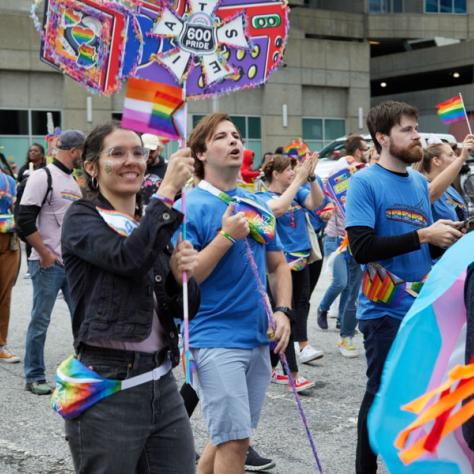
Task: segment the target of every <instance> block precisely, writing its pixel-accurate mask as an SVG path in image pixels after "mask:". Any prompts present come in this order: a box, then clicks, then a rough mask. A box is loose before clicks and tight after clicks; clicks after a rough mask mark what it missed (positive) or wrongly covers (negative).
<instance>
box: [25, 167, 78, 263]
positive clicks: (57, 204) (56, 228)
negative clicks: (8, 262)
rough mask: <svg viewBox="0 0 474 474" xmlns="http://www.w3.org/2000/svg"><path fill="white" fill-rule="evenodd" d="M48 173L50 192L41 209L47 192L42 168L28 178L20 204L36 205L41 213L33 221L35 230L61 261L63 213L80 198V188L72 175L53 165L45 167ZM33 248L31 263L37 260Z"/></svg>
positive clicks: (46, 176) (36, 253) (45, 175)
mask: <svg viewBox="0 0 474 474" xmlns="http://www.w3.org/2000/svg"><path fill="white" fill-rule="evenodd" d="M48 169H49V170H50V171H51V180H52V188H53V189H52V192H51V193H49V194H48V197H47V199H46V201H45V203H44V205H43V206H42V207H41V205H42V202H43V199H44V196H45V194H46V191H47V189H48V175H47V174H46V171H45V170H44V169H39V170H36V171H34V172H33V174H32V175H31V176H30V177H29V178H28V181H27V183H26V186H25V191H24V192H23V196H22V197H21V202H20V204H21V205H23V206H39V207H41V211H40V213H39V214H38V218H37V220H36V227H37V229H38V231H39V233H40V235H41V238H42V239H43V242H44V244H45V245H46V247H48V248H49V249H50V250H51V251H52V252H54V253H55V254H56V255H57V256H58V257H59V260H60V261H61V262H62V254H61V227H62V225H63V219H64V214H66V211H67V210H68V208H69V206H70V205H71V204H72V203H73V202H74V201H76V200H77V199H80V198H81V197H82V195H81V189H80V187H79V185H78V184H77V182H76V180H75V179H74V178H73V176H72V174H69V173H66V172H64V171H63V170H61V169H60V168H59V167H57V166H56V165H54V164H51V165H48ZM39 259H40V257H39V255H38V252H36V250H35V249H33V251H32V252H31V256H30V260H39Z"/></svg>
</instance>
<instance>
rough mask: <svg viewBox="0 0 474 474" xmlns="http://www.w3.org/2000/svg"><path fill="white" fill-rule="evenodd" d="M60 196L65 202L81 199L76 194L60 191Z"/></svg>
mask: <svg viewBox="0 0 474 474" xmlns="http://www.w3.org/2000/svg"><path fill="white" fill-rule="evenodd" d="M61 196H62V197H63V199H66V201H71V202H74V201H77V200H78V199H81V196H79V195H78V194H75V193H70V192H68V191H61Z"/></svg>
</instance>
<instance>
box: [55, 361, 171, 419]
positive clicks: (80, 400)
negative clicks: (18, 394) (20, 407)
mask: <svg viewBox="0 0 474 474" xmlns="http://www.w3.org/2000/svg"><path fill="white" fill-rule="evenodd" d="M170 370H171V362H170V361H169V360H167V361H165V362H164V363H163V364H161V365H160V366H159V367H156V368H155V369H153V370H150V371H149V372H145V373H144V374H140V375H137V376H135V377H131V378H129V379H126V380H113V379H106V378H104V377H102V376H101V375H99V374H98V373H96V372H94V371H93V370H91V369H89V368H88V367H86V366H85V365H84V364H83V363H82V362H81V361H79V360H78V359H76V358H75V357H74V356H69V357H68V358H67V359H66V360H64V361H63V362H61V364H60V365H59V367H58V369H57V371H56V388H55V389H54V392H53V395H52V397H51V408H52V409H53V410H54V411H55V412H57V413H59V414H60V415H61V416H62V417H63V418H65V419H66V420H70V419H72V418H75V417H76V416H79V415H80V414H81V413H82V412H83V411H85V410H87V409H88V408H89V407H91V406H92V405H94V404H95V403H97V402H98V401H100V400H102V399H103V398H106V397H109V396H110V395H113V394H114V393H117V392H120V391H122V390H127V389H129V388H132V387H136V386H137V385H141V384H143V383H146V382H150V381H151V380H159V379H160V378H161V377H162V376H163V375H165V374H167V373H168V372H169V371H170Z"/></svg>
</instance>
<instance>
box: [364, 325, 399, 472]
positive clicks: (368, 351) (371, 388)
mask: <svg viewBox="0 0 474 474" xmlns="http://www.w3.org/2000/svg"><path fill="white" fill-rule="evenodd" d="M400 324H401V320H399V319H395V318H392V317H390V316H382V317H380V318H376V319H364V320H360V321H359V329H360V331H361V332H362V334H363V335H364V348H365V357H366V359H367V388H366V391H365V395H364V399H363V400H362V404H361V407H360V410H359V417H358V422H357V450H356V474H375V473H376V472H377V456H376V455H375V453H374V452H373V451H372V448H371V446H370V442H369V434H368V429H367V417H368V414H369V411H370V407H371V406H372V402H373V400H374V397H375V394H376V393H377V391H378V389H379V386H380V380H381V378H382V371H383V367H384V365H385V359H386V358H387V355H388V352H389V350H390V347H392V343H393V341H394V339H395V337H396V335H397V333H398V328H399V327H400Z"/></svg>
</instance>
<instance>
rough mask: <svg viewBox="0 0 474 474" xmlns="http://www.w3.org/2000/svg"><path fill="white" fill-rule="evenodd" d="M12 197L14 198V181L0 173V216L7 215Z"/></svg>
mask: <svg viewBox="0 0 474 474" xmlns="http://www.w3.org/2000/svg"><path fill="white" fill-rule="evenodd" d="M14 196H16V182H15V180H14V179H13V178H12V177H11V176H8V175H7V174H6V173H3V172H1V171H0V214H9V209H10V206H11V205H12V203H13V199H12V197H14Z"/></svg>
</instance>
